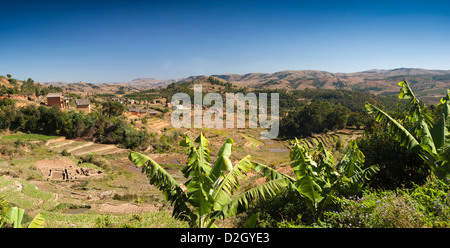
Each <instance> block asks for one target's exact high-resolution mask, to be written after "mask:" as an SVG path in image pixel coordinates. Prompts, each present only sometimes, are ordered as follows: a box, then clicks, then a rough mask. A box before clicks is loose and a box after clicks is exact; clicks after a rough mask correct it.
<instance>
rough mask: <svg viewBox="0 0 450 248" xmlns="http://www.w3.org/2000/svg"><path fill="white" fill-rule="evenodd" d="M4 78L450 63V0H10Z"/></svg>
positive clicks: (1, 57)
mask: <svg viewBox="0 0 450 248" xmlns="http://www.w3.org/2000/svg"><path fill="white" fill-rule="evenodd" d="M10 2H12V3H4V2H2V4H1V7H0V9H1V14H0V75H6V74H8V73H9V74H12V75H13V77H15V78H18V79H25V78H28V77H31V78H33V79H34V80H35V81H40V82H48V81H64V82H79V81H83V82H92V83H99V82H128V81H131V80H132V79H135V78H141V77H153V78H156V79H173V78H182V77H188V76H192V75H211V74H225V73H237V74H245V73H250V72H269V73H272V72H277V71H282V70H306V69H311V70H326V71H330V72H357V71H363V70H368V69H375V68H377V69H393V68H399V67H414V68H426V69H446V70H448V69H450V1H432V0H428V1H382V0H378V1H313V2H309V1H256V0H253V1H251V0H241V1H231V0H230V1H215V0H210V1H170V0H169V1H131V0H130V1H114V0H112V1H34V2H23V1H10Z"/></svg>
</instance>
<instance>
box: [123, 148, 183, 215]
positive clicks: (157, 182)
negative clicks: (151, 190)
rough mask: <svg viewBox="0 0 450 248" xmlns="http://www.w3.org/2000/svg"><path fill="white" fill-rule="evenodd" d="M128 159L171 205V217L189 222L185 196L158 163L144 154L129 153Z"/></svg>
mask: <svg viewBox="0 0 450 248" xmlns="http://www.w3.org/2000/svg"><path fill="white" fill-rule="evenodd" d="M128 158H129V160H130V161H131V162H133V163H134V164H135V165H136V166H137V167H141V166H142V172H143V173H145V174H146V175H147V178H148V179H149V181H150V184H152V185H154V186H155V187H156V188H157V189H158V190H161V191H162V192H163V194H164V197H165V198H166V200H167V201H170V202H171V203H172V204H173V207H174V211H173V216H174V217H176V218H178V219H181V220H190V218H191V211H190V209H189V208H188V206H187V205H186V202H187V196H186V194H185V193H184V191H183V189H182V188H181V187H180V185H179V184H178V182H177V181H175V179H174V178H173V177H172V176H171V175H170V174H169V173H167V172H166V171H165V170H164V168H162V167H161V166H160V165H159V164H158V163H156V162H155V161H154V160H152V159H151V158H149V157H147V156H145V155H144V154H141V153H138V152H131V153H130V154H129V155H128Z"/></svg>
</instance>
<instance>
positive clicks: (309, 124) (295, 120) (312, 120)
mask: <svg viewBox="0 0 450 248" xmlns="http://www.w3.org/2000/svg"><path fill="white" fill-rule="evenodd" d="M350 115H351V111H350V110H349V109H348V108H346V107H343V106H341V105H339V104H338V105H333V104H331V103H329V102H323V101H320V100H317V101H313V102H312V103H311V104H309V105H306V106H304V107H303V108H301V109H300V110H298V109H294V110H292V111H290V112H289V113H288V114H287V116H284V117H283V118H281V120H280V136H283V137H304V136H310V135H311V134H312V133H322V132H323V131H325V130H335V129H342V128H345V127H346V126H347V122H348V120H349V117H350Z"/></svg>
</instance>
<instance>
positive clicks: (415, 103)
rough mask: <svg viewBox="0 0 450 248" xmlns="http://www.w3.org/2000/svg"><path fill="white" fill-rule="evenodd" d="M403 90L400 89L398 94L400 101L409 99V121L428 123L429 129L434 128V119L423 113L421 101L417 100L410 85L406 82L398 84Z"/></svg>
mask: <svg viewBox="0 0 450 248" xmlns="http://www.w3.org/2000/svg"><path fill="white" fill-rule="evenodd" d="M398 85H399V86H401V87H402V88H401V89H400V93H399V94H398V98H400V99H405V100H407V99H409V100H410V101H409V105H410V109H409V115H408V119H409V120H410V121H412V122H422V121H424V123H426V125H427V127H428V128H432V127H433V119H432V118H431V116H429V115H428V114H427V113H425V112H424V111H422V109H421V107H420V101H419V99H417V98H416V96H415V95H414V93H413V91H412V90H411V88H410V87H409V84H408V83H407V82H406V81H401V82H399V83H398Z"/></svg>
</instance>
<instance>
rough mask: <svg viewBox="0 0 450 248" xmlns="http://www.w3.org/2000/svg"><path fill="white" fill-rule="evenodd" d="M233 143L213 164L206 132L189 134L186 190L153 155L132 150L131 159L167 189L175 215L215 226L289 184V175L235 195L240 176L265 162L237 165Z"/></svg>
mask: <svg viewBox="0 0 450 248" xmlns="http://www.w3.org/2000/svg"><path fill="white" fill-rule="evenodd" d="M196 143H197V144H198V146H195V144H196ZM233 143H234V142H233V140H232V139H230V138H228V139H227V140H226V142H225V143H224V145H223V146H222V148H221V149H220V151H219V153H218V154H217V158H218V159H217V160H216V161H215V162H214V164H213V163H212V161H211V156H210V151H209V149H208V147H209V141H208V140H207V139H206V138H205V137H204V136H203V134H200V135H199V136H198V137H197V139H195V141H192V140H191V139H190V138H189V137H187V136H186V137H185V139H184V140H182V141H181V142H180V144H181V145H182V146H185V147H187V148H188V161H187V164H186V166H185V167H184V168H183V169H182V173H183V176H184V177H185V178H186V179H187V181H186V182H185V183H184V185H185V186H186V191H184V190H183V189H182V188H181V186H180V184H178V182H177V181H175V180H174V179H173V178H172V176H170V175H169V174H168V173H167V172H166V171H165V170H164V169H163V168H162V167H161V166H160V165H159V164H158V163H156V162H155V161H153V160H152V159H150V158H149V157H147V156H145V155H143V154H140V153H136V152H132V153H130V154H129V159H130V160H131V161H132V162H133V163H134V164H135V165H136V166H138V167H140V166H142V167H143V169H142V171H143V172H144V173H145V174H147V177H148V178H149V180H150V184H152V185H154V186H155V187H156V188H158V189H159V190H161V191H163V193H164V196H165V198H166V201H169V202H170V203H171V204H172V205H173V207H174V209H173V212H172V215H173V216H174V217H175V218H177V219H180V220H184V221H187V222H188V223H189V226H190V227H215V224H214V222H215V221H216V220H218V219H224V218H228V217H231V216H235V215H237V214H239V213H242V212H244V211H245V210H247V209H248V208H250V207H251V206H252V205H253V204H254V203H255V202H258V201H259V200H266V199H268V198H270V197H273V196H274V195H276V194H277V192H279V191H280V190H282V189H285V188H286V187H287V186H288V183H287V181H286V179H285V178H280V179H275V180H271V181H269V182H267V183H265V184H262V185H259V186H257V187H255V188H251V189H249V190H247V191H245V192H243V193H241V194H239V195H237V196H234V195H235V193H236V192H237V190H238V189H239V180H241V179H245V178H246V176H247V173H248V172H249V171H250V169H252V168H254V167H255V166H258V167H261V166H263V165H259V164H258V165H256V164H254V163H253V162H252V161H251V157H250V156H246V157H244V158H243V159H241V160H240V161H239V162H238V163H236V164H235V165H233V164H232V163H231V161H230V158H229V157H230V155H231V153H232V145H233Z"/></svg>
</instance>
